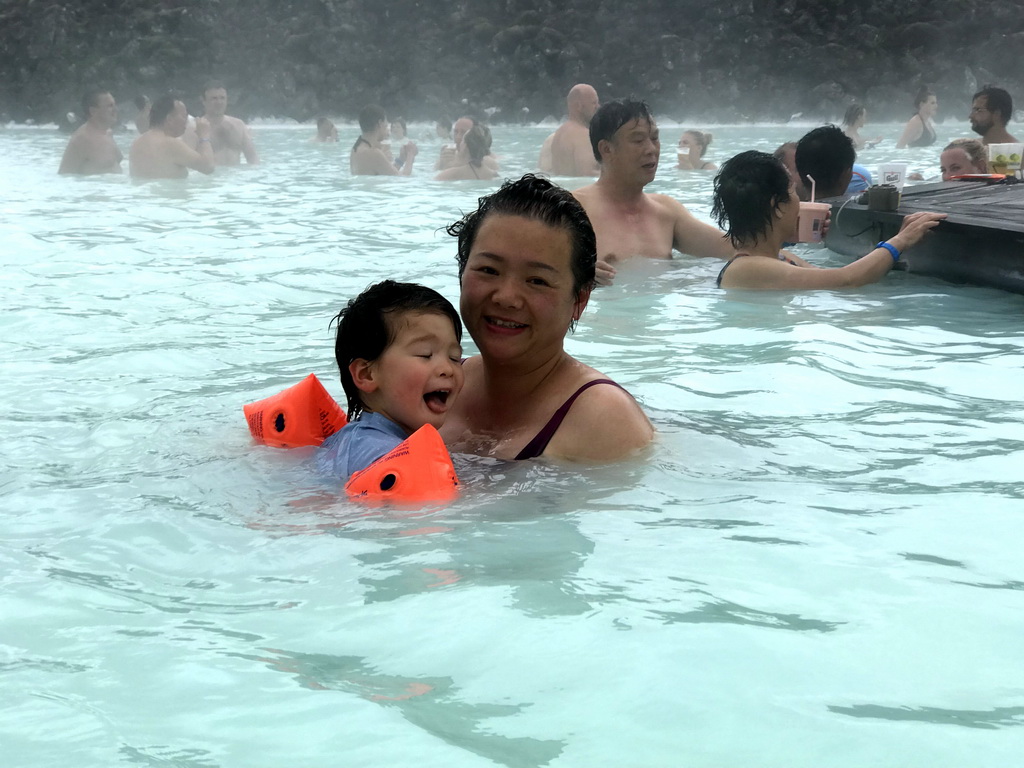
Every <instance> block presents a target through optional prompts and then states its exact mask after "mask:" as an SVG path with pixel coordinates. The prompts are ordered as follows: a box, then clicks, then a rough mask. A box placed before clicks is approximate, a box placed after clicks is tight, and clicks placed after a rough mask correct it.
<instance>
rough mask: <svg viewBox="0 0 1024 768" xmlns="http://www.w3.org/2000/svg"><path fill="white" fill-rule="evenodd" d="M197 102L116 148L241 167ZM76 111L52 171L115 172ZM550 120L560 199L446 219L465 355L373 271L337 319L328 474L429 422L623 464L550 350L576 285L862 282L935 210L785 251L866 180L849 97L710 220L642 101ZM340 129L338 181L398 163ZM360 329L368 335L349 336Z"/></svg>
mask: <svg viewBox="0 0 1024 768" xmlns="http://www.w3.org/2000/svg"><path fill="white" fill-rule="evenodd" d="M202 102H203V109H204V115H203V116H202V117H198V118H196V119H195V120H194V121H192V122H190V121H189V116H188V113H187V110H186V108H185V105H184V103H182V102H181V101H180V100H178V99H176V98H174V97H172V96H164V97H161V98H159V99H157V100H156V101H155V102H153V103H152V104H147V105H144V106H145V107H146V108H147V109H148V112H147V113H146V114H145V115H141V114H140V119H144V120H145V122H146V124H145V125H144V124H142V123H141V122H140V125H139V129H140V131H141V133H140V135H139V137H138V138H136V139H135V141H134V142H133V144H132V146H131V149H130V151H129V170H130V172H131V174H132V175H133V176H135V177H139V178H167V177H181V176H185V175H187V173H188V170H189V169H194V170H198V171H200V172H203V173H210V172H212V171H213V169H214V167H215V166H216V165H235V164H239V163H240V162H241V160H242V158H243V157H244V159H245V160H246V162H248V163H256V162H259V157H258V155H257V153H256V149H255V147H254V145H253V142H252V138H251V136H250V134H249V130H248V127H247V126H246V125H245V124H244V122H242V121H241V120H239V119H237V118H234V117H230V116H228V115H227V114H226V109H227V92H226V90H225V89H224V88H223V86H222V85H220V84H219V83H211V84H208V85H207V87H206V88H205V89H204V90H203V93H202ZM916 106H917V111H916V113H915V115H914V116H913V117H912V118H911V120H910V121H909V123H908V126H907V128H906V129H905V130H904V132H903V134H902V135H901V138H900V142H901V144H916V145H921V146H924V145H927V144H929V143H932V142H934V141H935V131H934V127H933V125H932V123H931V120H932V118H933V117H934V114H935V111H934V109H935V106H936V101H935V98H934V94H930V93H927V94H926V93H922V94H919V100H918V101H917V102H916ZM83 107H84V116H85V117H86V121H85V123H84V124H83V125H82V126H81V127H80V128H79V129H78V130H77V131H76V132H75V134H74V135H73V136H72V137H71V140H70V141H69V143H68V148H67V150H66V152H65V155H64V158H63V160H62V163H61V168H60V171H61V173H107V172H117V171H119V170H120V165H121V162H122V156H121V153H120V151H119V150H118V148H117V146H116V144H115V143H114V141H113V138H112V135H111V129H112V128H113V127H114V125H115V124H116V122H117V108H116V104H115V103H114V99H113V97H112V96H111V94H109V93H107V92H102V91H97V92H94V93H90V94H88V95H87V97H86V100H85V102H84V104H83ZM567 113H568V119H567V120H566V122H565V123H564V124H562V125H561V126H559V127H558V129H556V130H555V131H554V132H553V133H552V134H551V135H550V136H548V137H547V139H546V140H545V141H544V143H543V146H542V148H541V151H540V158H539V166H540V168H541V170H542V171H543V172H546V173H550V174H553V175H558V176H560V177H577V178H587V177H590V180H589V183H586V184H584V185H583V186H581V187H579V188H578V189H575V190H574V191H571V192H570V191H569V190H567V189H564V188H562V187H560V186H558V185H556V184H554V183H552V182H551V181H550V180H548V179H546V178H543V177H540V176H535V175H533V174H527V175H525V176H523V177H522V178H521V179H518V180H511V181H506V182H505V183H504V184H503V185H502V186H501V188H500V189H499V190H498V191H497V192H495V193H493V194H491V195H488V196H485V197H483V198H481V199H480V202H479V207H478V208H477V209H476V210H475V211H473V212H471V213H469V214H467V215H466V216H465V217H463V218H462V219H461V220H460V221H458V222H456V223H455V224H452V225H451V226H450V227H449V228H448V231H449V234H451V235H453V236H454V237H456V238H457V240H458V258H457V261H458V275H459V284H460V290H461V298H460V314H461V320H462V323H464V324H465V328H466V330H467V331H468V332H469V334H470V336H472V338H473V340H474V342H475V344H476V346H477V348H478V350H479V353H480V354H479V355H477V356H476V357H472V358H470V359H468V360H465V361H464V362H462V361H461V334H462V325H461V324H460V321H459V316H458V315H456V313H455V311H454V308H453V307H452V306H451V304H450V303H448V302H447V300H445V299H443V297H440V296H439V295H436V294H435V293H434V292H431V291H429V289H424V288H423V287H422V286H415V285H410V284H402V283H395V282H391V281H385V282H384V283H381V284H378V285H377V286H374V287H372V288H371V289H370V290H369V291H368V292H366V293H364V294H363V295H361V296H360V297H358V298H357V299H355V300H353V302H351V303H349V304H348V305H347V306H346V308H345V309H343V310H342V311H341V312H340V313H339V315H338V318H337V319H338V337H337V347H336V351H337V358H338V366H339V370H340V372H341V378H342V381H343V384H344V386H345V390H346V394H347V395H348V398H349V411H350V416H352V417H353V420H352V424H351V425H350V426H349V427H346V428H345V429H343V430H342V431H341V432H339V433H337V436H336V437H335V438H332V439H331V440H330V441H329V442H328V443H326V444H325V445H324V446H323V448H322V452H321V456H320V458H321V459H322V461H321V464H323V465H324V466H325V467H326V468H327V469H328V471H330V472H332V473H334V474H338V475H341V476H344V477H347V476H348V475H349V474H351V473H352V472H353V471H355V470H357V469H359V468H361V467H362V466H365V465H366V464H367V463H369V462H370V461H372V460H373V459H374V458H376V457H377V456H379V455H381V454H383V453H384V452H386V451H387V450H388V449H389V447H393V446H394V445H395V444H397V443H398V442H400V441H401V440H403V439H404V438H405V437H407V436H408V435H410V434H411V433H412V432H413V431H415V430H416V429H418V428H419V427H421V426H423V425H424V424H431V425H433V426H435V427H436V428H438V429H440V431H441V434H442V435H443V436H444V438H445V441H446V443H447V444H448V445H449V446H450V447H451V448H453V449H454V450H460V451H464V452H469V453H479V454H483V455H489V456H495V457H498V458H507V459H527V458H534V457H538V456H544V457H549V458H562V459H570V460H592V461H609V460H615V459H618V458H620V457H622V456H625V455H628V454H629V453H632V452H634V451H636V450H638V449H639V448H642V447H643V446H645V445H646V444H647V443H649V442H650V440H651V439H652V436H653V428H652V426H651V424H650V422H649V420H648V419H647V417H646V415H645V414H644V413H643V410H642V409H641V408H640V407H639V406H638V404H637V403H636V401H635V400H633V398H632V397H631V396H630V395H629V393H628V392H626V391H625V390H624V389H623V388H622V387H621V386H619V385H618V384H617V383H616V382H614V381H612V380H611V379H608V378H606V377H605V376H604V375H603V374H601V373H600V372H599V371H597V370H595V369H594V368H591V367H589V366H587V365H585V364H583V363H581V362H580V361H578V360H576V359H574V358H573V357H572V356H571V355H569V354H568V353H567V352H566V351H565V349H564V342H565V336H566V335H567V334H568V333H569V332H570V330H572V329H573V328H574V327H575V324H576V322H577V321H578V320H579V319H580V316H581V315H582V313H583V312H584V310H585V309H586V306H587V303H588V301H589V298H590V295H591V292H592V291H593V289H594V288H595V287H596V286H598V285H607V284H610V283H612V282H613V281H614V280H615V278H616V276H617V270H618V269H619V268H620V266H621V264H622V262H624V261H626V260H629V259H633V258H650V259H668V258H671V257H672V254H673V252H674V251H678V252H681V253H685V254H691V255H694V256H697V257H711V258H717V259H720V260H721V261H722V262H724V265H723V267H722V269H721V271H720V272H719V275H718V285H719V286H720V287H723V288H739V289H745V290H803V289H820V288H839V287H845V286H856V285H863V284H866V283H870V282H873V281H876V280H879V279H880V278H881V277H882V276H884V275H885V274H886V273H887V272H888V271H889V270H890V269H892V267H893V266H894V265H895V264H896V263H897V261H898V260H899V259H900V255H901V253H902V252H903V251H905V250H906V249H907V248H911V247H913V246H914V245H915V244H916V243H918V242H919V241H920V240H921V239H922V238H923V237H924V236H925V235H926V234H927V233H928V232H929V231H931V230H932V229H934V228H935V227H936V226H938V225H939V224H940V222H941V221H942V219H943V218H944V215H943V214H936V213H915V214H912V215H909V216H906V217H905V218H904V221H903V225H902V228H901V229H900V231H899V233H898V234H896V235H894V236H893V237H891V238H889V240H888V241H885V242H882V243H879V244H878V245H877V246H876V247H875V248H873V249H872V250H871V251H870V252H868V253H867V254H865V255H864V256H863V257H861V258H860V259H858V260H856V261H854V262H853V263H851V264H848V265H846V266H843V267H838V268H818V267H816V266H814V265H813V264H811V263H809V262H808V261H806V260H805V259H803V258H801V257H799V256H797V255H796V254H793V253H791V252H790V251H788V250H786V247H787V245H788V244H790V243H793V242H795V241H796V240H797V233H796V230H797V219H798V215H799V210H800V204H801V201H803V200H806V199H807V198H808V195H809V192H810V189H811V188H812V185H814V186H815V191H816V194H817V196H818V197H820V198H827V197H835V196H840V195H844V194H846V193H848V192H849V191H851V189H853V188H854V185H864V186H866V185H867V184H870V174H869V173H868V171H867V169H864V168H862V167H860V166H858V165H857V164H856V162H855V161H856V149H857V147H858V146H863V145H865V144H867V143H868V141H867V140H865V139H863V138H861V136H860V133H859V132H860V131H861V130H862V129H863V127H864V124H865V121H866V114H865V112H864V110H863V108H860V109H859V111H858V110H855V109H851V110H850V111H849V112H848V113H847V120H846V130H845V131H844V130H843V129H841V128H839V127H838V126H835V125H826V126H822V127H819V128H815V129H813V130H811V131H809V132H808V133H807V134H806V135H805V136H803V137H802V138H801V139H800V140H799V141H798V142H790V143H787V144H784V145H782V146H781V147H779V148H778V150H776V152H775V153H774V154H769V153H765V152H759V151H747V152H741V153H739V154H738V155H736V156H735V157H732V158H730V159H729V160H727V161H726V162H725V163H724V164H723V166H722V168H721V170H720V171H718V173H717V174H716V176H715V179H714V190H713V207H712V211H713V215H714V217H715V218H716V219H717V223H718V225H719V227H721V229H720V228H719V227H715V226H712V225H711V224H708V223H705V222H703V221H701V220H700V219H698V218H697V217H695V216H694V215H693V214H692V213H690V212H689V211H688V210H687V208H686V207H685V206H684V205H683V204H682V203H680V202H679V201H678V200H676V199H674V198H672V197H671V196H669V195H664V194H658V193H651V192H647V191H645V188H646V186H647V185H649V184H650V183H651V182H652V181H654V178H655V175H656V173H657V170H658V165H659V161H660V157H661V140H660V132H659V129H658V125H657V123H656V121H655V119H654V117H653V115H652V114H651V112H650V110H649V108H648V107H647V105H646V104H645V103H644V102H642V101H634V100H622V101H611V102H608V103H606V104H601V103H600V101H599V98H598V95H597V92H596V91H595V89H594V88H592V87H591V86H589V85H586V84H578V85H576V86H574V87H573V88H572V90H570V92H569V94H568V97H567ZM1011 115H1012V101H1010V98H1009V94H1006V92H1005V91H1001V90H1000V89H994V88H986V89H983V90H982V91H980V92H979V93H978V94H976V95H975V97H974V100H973V104H972V109H971V113H970V120H971V125H972V128H973V129H974V130H975V132H976V133H978V134H979V135H980V136H981V142H978V141H975V140H973V139H962V140H958V141H956V142H953V143H952V144H950V145H949V146H948V147H947V148H946V149H945V150H944V151H943V153H942V167H943V174H944V176H945V175H946V174H947V172H948V174H949V175H954V174H955V173H956V172H959V171H963V170H964V169H966V168H972V169H976V168H977V166H978V164H979V163H981V162H982V161H983V159H984V146H983V143H988V142H990V141H1002V140H1004V139H1005V140H1012V137H1011V136H1010V135H1009V133H1008V132H1007V131H1006V123H1007V121H1008V120H1009V119H1010V117H1011ZM143 129H144V130H143ZM359 129H360V134H359V137H358V138H357V139H356V142H355V144H354V145H353V147H352V149H351V151H350V155H349V159H350V169H351V172H352V173H353V174H356V175H358V174H368V175H409V174H411V173H412V171H413V167H414V164H415V163H416V160H417V157H418V154H419V149H418V147H417V145H416V143H415V142H413V141H410V140H408V138H407V136H406V135H405V134H406V130H405V124H404V121H402V120H400V119H396V120H391V121H389V120H388V116H387V115H386V113H385V111H384V110H383V109H382V108H380V107H378V106H375V105H371V106H367V107H366V108H364V109H363V110H362V112H361V113H360V115H359ZM449 130H450V136H449ZM438 136H439V137H440V138H441V139H442V141H443V146H442V147H441V149H440V151H439V154H438V157H437V160H436V161H435V163H434V171H435V173H436V174H437V175H436V177H435V178H437V179H441V180H456V179H474V178H475V179H493V178H495V177H496V176H497V175H498V174H499V164H498V159H497V158H496V157H495V156H494V155H493V154H492V151H491V134H490V130H489V128H488V127H487V125H486V124H485V123H483V122H481V121H478V120H477V119H475V118H473V117H470V116H463V117H460V118H459V119H458V120H456V121H455V122H454V123H453V124H452V125H451V126H448V125H447V124H446V123H439V125H438ZM929 137H930V138H929ZM389 139H390V142H389ZM313 140H314V141H318V142H335V141H337V128H336V127H335V126H334V125H333V123H331V121H330V120H327V119H326V118H324V119H321V120H319V121H318V123H317V134H316V136H315V137H314V139H313ZM711 140H712V137H711V135H710V134H708V133H705V132H703V131H699V130H688V131H686V132H685V133H684V134H683V136H682V138H681V139H680V142H679V150H678V152H677V157H678V162H677V167H678V168H679V169H683V170H697V171H700V170H705V171H712V170H716V168H715V166H714V164H713V163H711V162H709V161H708V160H706V159H705V153H706V150H707V148H708V146H709V145H710V144H711ZM872 141H874V140H872ZM396 148H397V151H396ZM979 149H980V150H981V151H980V153H979ZM373 329H376V330H373ZM368 334H369V335H368ZM371 337H372V338H373V339H376V341H375V342H374V343H373V344H370V345H367V344H364V343H363V342H364V341H365V340H366V339H368V338H371ZM353 345H354V346H353Z"/></svg>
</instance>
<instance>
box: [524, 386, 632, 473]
mask: <svg viewBox="0 0 1024 768" xmlns="http://www.w3.org/2000/svg"><path fill="white" fill-rule="evenodd" d="M595 384H611V385H612V386H614V387H618V388H619V389H622V390H623V392H625V389H623V387H622V386H621V385H620V384H619V383H618V382H615V381H612V380H611V379H592V380H591V381H588V382H587V383H585V384H584V385H583V386H581V387H580V388H579V389H577V390H576V391H575V392H573V393H572V395H570V396H569V399H568V400H566V401H565V402H564V403H562V405H561V406H560V407H559V408H558V410H557V411H555V413H554V415H553V416H552V417H551V418H550V419H548V423H547V424H545V425H544V426H543V427H541V430H540V432H538V433H537V436H536V437H534V438H533V440H531V441H530V442H528V443H527V444H526V447H525V448H523V450H521V451H520V452H519V453H518V454H517V455H516V461H522V460H523V459H535V458H537V457H538V456H540V455H541V454H542V453H544V451H545V450H546V449H547V447H548V443H550V442H551V438H552V437H554V436H555V432H557V431H558V428H559V427H560V426H562V422H563V421H564V420H565V417H566V415H567V414H568V413H569V409H570V408H572V404H573V403H575V402H576V398H577V397H579V396H580V395H582V394H583V393H584V392H586V391H587V390H588V389H590V388H591V387H592V386H594V385H595Z"/></svg>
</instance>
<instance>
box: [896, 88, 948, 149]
mask: <svg viewBox="0 0 1024 768" xmlns="http://www.w3.org/2000/svg"><path fill="white" fill-rule="evenodd" d="M938 110H939V100H938V98H936V96H935V94H934V93H933V92H932V90H931V89H930V88H929V87H928V86H927V85H922V86H921V89H920V90H919V91H918V92H917V96H916V97H915V98H914V116H913V117H912V118H910V119H909V120H908V121H907V124H906V125H905V126H904V127H903V134H902V135H901V136H900V140H899V141H897V142H896V149H903V148H904V147H928V146H931V145H932V144H934V143H935V123H934V122H933V120H934V118H935V113H936V112H938Z"/></svg>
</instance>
